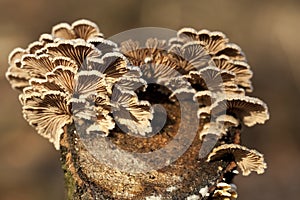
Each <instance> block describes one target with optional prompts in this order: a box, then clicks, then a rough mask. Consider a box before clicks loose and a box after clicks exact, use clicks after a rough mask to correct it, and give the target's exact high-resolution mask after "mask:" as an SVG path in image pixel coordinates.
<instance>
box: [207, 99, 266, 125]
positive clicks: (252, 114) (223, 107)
mask: <svg viewBox="0 0 300 200" xmlns="http://www.w3.org/2000/svg"><path fill="white" fill-rule="evenodd" d="M224 111H226V112H227V113H229V114H233V115H234V116H236V117H238V118H240V119H241V120H242V121H243V122H244V124H245V125H246V126H253V125H255V124H257V123H258V124H263V123H265V121H266V120H268V119H269V113H268V108H267V106H266V104H265V103H264V102H263V101H261V100H260V99H257V98H254V97H249V96H243V95H236V94H235V95H234V94H228V95H225V98H221V99H217V100H216V101H215V102H214V103H213V105H211V112H212V113H215V114H218V113H221V112H224Z"/></svg>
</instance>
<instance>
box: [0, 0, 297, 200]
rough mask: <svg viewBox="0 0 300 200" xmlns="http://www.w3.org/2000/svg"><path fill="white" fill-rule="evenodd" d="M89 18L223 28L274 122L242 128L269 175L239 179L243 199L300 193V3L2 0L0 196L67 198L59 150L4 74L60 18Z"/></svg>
mask: <svg viewBox="0 0 300 200" xmlns="http://www.w3.org/2000/svg"><path fill="white" fill-rule="evenodd" d="M80 18H87V19H90V20H92V21H94V22H96V23H97V24H98V25H99V27H100V29H101V31H102V32H103V33H104V34H105V35H106V37H110V36H112V35H114V34H117V33H119V32H121V31H125V30H128V29H132V28H136V27H144V26H156V27H165V28H170V29H173V30H177V29H179V28H182V27H185V26H190V27H194V28H196V29H201V28H206V29H209V30H220V31H223V32H224V33H226V35H227V36H228V37H229V38H230V39H231V41H232V42H235V43H237V44H239V45H240V46H241V47H242V49H243V50H244V52H245V53H246V55H247V58H248V60H249V63H250V65H251V67H252V70H253V71H254V78H253V84H254V89H255V90H254V93H253V94H252V96H258V97H259V98H261V99H262V100H264V101H265V102H266V103H267V104H268V106H269V109H270V113H271V120H269V121H268V122H267V124H266V125H263V126H255V127H253V128H249V129H248V128H245V130H244V134H243V138H242V139H243V143H244V144H246V145H247V146H249V147H253V148H256V149H258V150H259V151H260V152H262V153H264V154H265V157H266V160H267V162H268V170H267V172H266V173H265V174H264V175H262V176H261V175H260V176H258V175H254V174H252V175H250V176H249V177H245V178H244V177H240V176H239V177H237V178H236V179H235V180H236V184H237V185H238V192H239V199H241V200H252V199H256V200H269V199H273V200H277V199H278V200H279V199H298V198H297V196H299V195H298V193H299V189H300V175H299V174H300V173H299V169H300V159H299V157H300V155H299V153H300V134H299V130H300V120H299V119H300V114H299V111H300V109H299V106H300V66H299V63H300V62H299V61H300V59H299V57H300V48H299V47H300V37H299V34H300V23H299V21H300V2H299V1H297V0H294V1H293V0H286V1H281V0H273V1H259V0H256V1H250V0H248V1H246V0H239V1H237V0H212V1H200V0H194V1H188V0H186V1H174V0H172V1H171V0H164V1H159V0H152V1H150V0H148V1H141V0H127V1H116V0H95V1H88V0H84V1H83V0H81V1H74V0H66V1H62V0H51V1H46V0H39V1H37V0H26V1H21V0H19V1H17V0H1V1H0V25H1V26H0V93H1V98H0V112H1V115H0V199H1V200H8V199H9V200H20V199H22V200H40V199H44V200H56V199H57V200H63V199H64V186H63V185H64V183H63V174H62V171H61V169H60V161H59V153H58V152H57V151H55V150H54V148H53V145H51V144H50V143H48V142H47V141H46V140H45V139H43V138H42V137H40V136H38V135H37V134H36V133H35V131H34V129H33V128H31V127H30V126H29V125H28V124H27V122H26V121H25V120H24V119H23V118H22V114H21V107H20V104H19V102H18V97H17V92H16V91H13V90H11V88H10V85H9V84H8V82H7V81H6V79H5V77H4V73H5V71H6V69H7V67H8V64H7V56H8V54H9V52H10V51H11V50H13V48H15V47H18V46H20V47H23V48H25V47H26V46H27V45H28V44H29V43H30V42H32V41H34V40H37V39H38V37H39V35H40V34H42V33H44V32H50V31H51V27H52V26H53V25H55V24H57V23H59V22H63V21H64V22H70V23H71V22H73V21H75V20H76V19H80Z"/></svg>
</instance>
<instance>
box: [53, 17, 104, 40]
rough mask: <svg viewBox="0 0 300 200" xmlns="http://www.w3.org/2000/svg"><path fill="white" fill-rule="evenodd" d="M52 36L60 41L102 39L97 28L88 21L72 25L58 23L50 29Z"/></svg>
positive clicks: (83, 20) (84, 20)
mask: <svg viewBox="0 0 300 200" xmlns="http://www.w3.org/2000/svg"><path fill="white" fill-rule="evenodd" d="M52 35H53V36H54V37H55V38H61V39H66V40H70V39H76V38H81V39H84V40H88V39H89V38H93V37H103V34H102V33H100V31H99V28H98V26H97V25H96V24H95V23H94V22H91V21H89V20H86V19H82V20H77V21H76V22H74V23H73V24H72V25H69V24H67V23H60V24H58V25H55V26H54V27H53V28H52Z"/></svg>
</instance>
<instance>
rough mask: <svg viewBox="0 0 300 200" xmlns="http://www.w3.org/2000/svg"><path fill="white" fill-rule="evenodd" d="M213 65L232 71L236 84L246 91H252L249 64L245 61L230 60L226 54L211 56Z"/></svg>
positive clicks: (251, 74)
mask: <svg viewBox="0 0 300 200" xmlns="http://www.w3.org/2000/svg"><path fill="white" fill-rule="evenodd" d="M212 61H213V62H214V64H215V66H216V67H218V68H219V69H222V70H227V71H230V72H233V73H234V74H235V76H236V78H235V82H236V84H237V85H239V86H241V87H242V88H244V89H245V90H246V91H247V92H252V90H253V88H252V84H251V80H250V79H251V78H252V76H253V73H252V71H251V70H250V66H249V65H248V64H247V63H246V62H245V61H235V60H231V59H230V58H229V57H228V56H226V55H221V56H216V57H213V58H212Z"/></svg>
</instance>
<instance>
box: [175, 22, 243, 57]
mask: <svg viewBox="0 0 300 200" xmlns="http://www.w3.org/2000/svg"><path fill="white" fill-rule="evenodd" d="M177 37H178V38H180V39H181V40H183V42H189V41H199V42H200V43H201V45H202V46H203V47H204V48H205V49H206V51H207V52H208V53H209V55H211V56H219V55H226V56H228V57H230V59H233V60H246V58H245V55H244V53H243V52H242V50H241V49H240V47H239V46H237V45H236V44H233V43H229V39H228V38H227V37H226V36H225V35H224V34H223V33H222V32H218V31H213V32H210V31H208V30H206V29H203V30H200V31H196V30H195V29H193V28H183V29H181V30H179V31H178V32H177ZM173 41H174V39H173Z"/></svg>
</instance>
